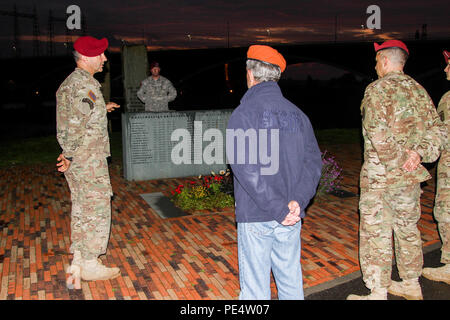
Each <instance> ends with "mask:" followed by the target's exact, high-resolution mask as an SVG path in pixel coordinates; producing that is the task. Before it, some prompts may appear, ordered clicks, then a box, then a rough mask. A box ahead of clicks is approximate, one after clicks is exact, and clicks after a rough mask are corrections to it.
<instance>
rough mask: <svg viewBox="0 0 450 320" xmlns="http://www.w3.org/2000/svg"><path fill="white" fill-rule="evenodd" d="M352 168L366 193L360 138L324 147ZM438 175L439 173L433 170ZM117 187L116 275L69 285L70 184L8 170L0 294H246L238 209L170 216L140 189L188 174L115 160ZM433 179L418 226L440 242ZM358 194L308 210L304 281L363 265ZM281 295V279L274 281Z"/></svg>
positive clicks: (353, 179) (51, 172) (111, 256)
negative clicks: (136, 177)
mask: <svg viewBox="0 0 450 320" xmlns="http://www.w3.org/2000/svg"><path fill="white" fill-rule="evenodd" d="M321 149H322V150H328V152H329V153H331V154H333V155H335V156H336V160H337V162H338V164H339V165H340V166H342V168H343V176H344V180H343V183H342V186H343V187H342V188H343V189H344V190H347V191H350V192H353V193H358V178H359V170H360V168H361V163H362V162H361V148H360V146H359V145H334V146H321ZM432 173H433V176H434V172H433V171H432ZM110 174H111V183H112V187H113V191H114V198H113V201H112V228H111V238H110V242H109V247H108V253H107V254H106V255H104V256H102V257H101V259H102V261H103V262H104V263H105V264H106V265H108V266H117V267H119V268H120V269H121V272H122V274H121V276H120V277H118V278H116V279H113V280H109V281H91V282H82V289H81V290H71V291H69V290H67V289H66V286H65V279H66V274H65V269H66V268H67V266H68V265H69V263H70V261H71V259H72V256H71V255H70V254H69V247H70V210H71V203H70V193H69V189H68V186H67V183H66V181H65V179H64V177H63V176H62V175H60V174H59V173H58V172H57V171H56V169H55V167H54V166H53V165H41V166H33V167H15V168H9V169H3V170H0V300H5V299H27V300H30V299H31V300H37V299H42V300H44V299H45V300H59V299H62V300H108V299H112V300H115V299H133V300H149V299H158V300H160V299H169V300H172V299H186V300H191V299H198V300H207V299H236V298H237V297H238V295H239V278H238V261H237V245H236V225H235V220H234V212H233V211H232V210H222V211H220V212H207V211H204V212H200V213H198V214H195V215H189V216H184V217H179V218H170V219H162V218H160V217H159V216H158V214H157V213H156V212H155V211H154V210H153V209H152V208H151V207H149V205H148V204H147V203H146V202H145V201H144V200H143V199H142V198H141V197H140V196H139V195H140V194H143V193H149V192H164V193H166V194H167V195H168V194H169V191H170V189H172V188H174V187H176V185H177V184H179V183H183V182H184V181H186V179H166V180H153V181H141V182H130V181H126V180H124V179H123V177H122V173H121V172H120V167H119V166H118V165H117V164H114V162H113V164H112V165H111V166H110ZM434 188H435V184H434V179H433V180H430V181H429V182H428V184H427V185H426V186H425V187H424V188H423V191H424V193H423V195H422V212H423V214H422V218H421V220H420V222H419V229H420V231H421V233H422V239H423V244H424V246H428V245H431V244H433V243H436V242H439V235H438V233H437V229H436V224H435V222H434V219H433V217H432V208H433V203H434ZM358 224H359V216H358V197H350V198H338V197H335V196H329V197H327V198H326V199H324V200H323V201H320V202H318V201H316V202H315V203H313V204H312V205H311V206H310V207H309V208H308V210H307V216H306V219H305V220H304V224H303V227H302V235H301V240H302V267H303V278H304V287H305V288H308V287H312V286H315V285H318V284H322V283H324V282H327V281H330V280H333V279H336V278H338V277H342V276H345V275H348V274H350V273H353V272H355V271H358V270H359V263H358ZM272 296H273V297H274V298H275V297H276V286H275V284H274V283H273V281H272Z"/></svg>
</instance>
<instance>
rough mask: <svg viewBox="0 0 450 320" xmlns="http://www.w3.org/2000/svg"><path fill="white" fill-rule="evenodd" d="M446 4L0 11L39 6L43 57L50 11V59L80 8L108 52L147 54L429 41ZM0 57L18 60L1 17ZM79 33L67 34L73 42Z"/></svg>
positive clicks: (449, 30)
mask: <svg viewBox="0 0 450 320" xmlns="http://www.w3.org/2000/svg"><path fill="white" fill-rule="evenodd" d="M449 3H450V2H449V1H448V0H427V1H423V0H421V1H417V0H396V1H385V0H383V1H380V0H370V1H365V0H364V1H350V0H343V1H325V0H295V1H292V0H277V1H262V0H246V1H243V2H241V1H237V0H190V1H188V0H164V1H159V0H152V1H148V0H134V1H123V0H108V1H106V0H104V1H103V0H96V1H92V0H89V1H87V0H70V1H68V0H50V1H33V0H3V1H2V2H1V3H0V10H1V11H3V12H5V11H6V12H12V11H13V9H14V5H16V7H17V12H19V13H25V14H31V13H32V12H33V7H34V5H35V6H36V11H37V16H38V25H39V34H40V37H39V41H40V42H39V50H40V55H47V54H48V52H49V51H48V41H49V32H48V30H49V11H50V10H51V11H52V15H53V16H54V17H57V18H58V19H59V21H55V22H54V23H53V44H54V45H53V50H54V54H56V55H62V54H65V53H67V50H66V48H65V47H64V43H65V42H66V41H68V37H67V36H66V29H65V25H66V23H65V20H66V19H67V18H68V17H69V14H67V13H66V10H67V7H68V6H70V5H77V6H78V7H79V8H80V9H81V11H82V18H85V22H86V24H85V26H86V29H87V34H89V35H93V36H95V37H98V38H100V37H107V38H108V40H109V42H110V50H111V51H119V50H120V46H121V44H122V43H123V42H127V43H145V44H146V45H147V48H148V50H161V49H188V48H217V47H226V46H227V45H228V44H229V45H230V46H248V45H251V44H257V43H260V44H289V43H296V42H326V41H335V39H337V41H360V40H366V41H380V42H382V41H384V40H386V39H392V38H399V39H402V40H408V39H414V37H415V33H416V31H417V30H419V32H420V33H422V26H423V25H424V24H426V25H427V27H426V31H427V37H428V38H429V39H435V38H447V39H448V38H450V23H449V21H450V20H449V15H448V12H450V4H449ZM370 5H377V6H379V7H380V10H381V30H372V29H368V28H367V26H366V22H367V19H368V18H369V16H370V14H368V13H366V10H367V7H368V6H370ZM0 23H1V26H2V28H0V48H1V50H0V58H10V57H13V56H14V55H15V48H14V30H15V28H14V19H13V17H12V16H7V15H0ZM81 33H82V31H81V30H74V31H70V34H69V38H70V40H71V41H74V40H75V39H76V38H77V37H78V36H79V35H81ZM17 35H18V39H19V47H20V50H21V56H22V57H27V56H28V57H29V56H32V55H33V47H32V44H33V39H34V37H33V19H30V18H19V28H18V32H17Z"/></svg>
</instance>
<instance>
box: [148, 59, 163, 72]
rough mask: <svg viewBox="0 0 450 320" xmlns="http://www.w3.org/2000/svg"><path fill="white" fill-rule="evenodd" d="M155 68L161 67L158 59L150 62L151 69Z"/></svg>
mask: <svg viewBox="0 0 450 320" xmlns="http://www.w3.org/2000/svg"><path fill="white" fill-rule="evenodd" d="M153 68H161V67H160V66H159V63H158V62H156V61H153V62H152V63H150V70H152V69H153Z"/></svg>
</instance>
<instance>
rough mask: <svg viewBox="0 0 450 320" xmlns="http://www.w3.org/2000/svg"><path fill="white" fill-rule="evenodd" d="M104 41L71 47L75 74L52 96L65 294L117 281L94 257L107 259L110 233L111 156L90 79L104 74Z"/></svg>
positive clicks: (114, 271) (103, 110) (86, 40)
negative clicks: (67, 208) (68, 257)
mask: <svg viewBox="0 0 450 320" xmlns="http://www.w3.org/2000/svg"><path fill="white" fill-rule="evenodd" d="M107 46H108V40H107V39H106V38H103V39H101V40H97V39H95V38H93V37H80V38H78V39H77V41H76V42H75V43H74V48H75V51H74V57H75V60H76V63H77V68H76V69H75V70H74V71H73V72H72V73H71V74H70V75H69V76H68V77H67V78H66V79H65V80H64V82H63V83H62V84H61V85H60V87H59V89H58V91H57V92H56V100H57V119H56V120H57V139H58V142H59V144H60V146H61V148H62V150H63V151H62V154H61V155H60V156H59V157H58V161H60V162H59V163H58V164H57V166H59V168H58V171H60V172H64V175H65V177H66V180H67V183H68V185H69V188H70V192H71V200H72V214H71V240H72V245H71V248H70V250H71V252H72V253H73V255H74V256H73V260H72V264H71V266H70V267H69V268H68V270H67V273H69V278H68V279H67V285H68V288H73V287H75V288H80V278H81V279H83V280H106V279H111V278H114V277H117V276H118V275H120V270H119V269H118V268H107V267H105V266H104V265H102V264H101V261H100V260H99V259H97V258H98V256H100V255H102V254H105V253H106V248H107V245H108V240H109V234H110V228H111V196H112V189H111V183H110V179H109V172H108V163H107V159H106V158H107V157H108V156H110V149H109V137H108V130H107V121H108V120H107V116H106V114H107V111H109V112H111V111H112V110H114V109H115V108H118V107H119V105H117V104H115V103H113V102H110V103H108V104H105V101H104V100H103V96H102V93H101V91H100V83H99V82H98V81H97V80H96V79H95V78H94V77H93V75H94V73H96V72H101V71H102V70H103V64H104V62H105V61H106V57H105V55H104V51H105V50H106V48H107Z"/></svg>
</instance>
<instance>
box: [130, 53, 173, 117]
mask: <svg viewBox="0 0 450 320" xmlns="http://www.w3.org/2000/svg"><path fill="white" fill-rule="evenodd" d="M160 71H161V69H160V67H159V63H158V62H152V63H151V64H150V72H151V74H152V75H151V76H150V77H148V78H147V79H145V80H144V81H142V83H141V87H140V89H139V90H138V92H137V96H138V98H139V99H140V100H141V101H142V102H143V103H145V111H153V112H161V111H169V102H170V101H173V100H175V98H176V97H177V90H176V89H175V88H174V86H173V85H172V82H170V80H169V79H167V78H165V77H163V76H161V75H160V74H159V73H160Z"/></svg>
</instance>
